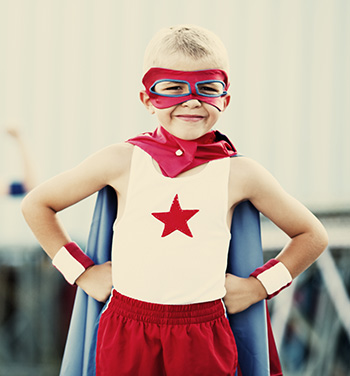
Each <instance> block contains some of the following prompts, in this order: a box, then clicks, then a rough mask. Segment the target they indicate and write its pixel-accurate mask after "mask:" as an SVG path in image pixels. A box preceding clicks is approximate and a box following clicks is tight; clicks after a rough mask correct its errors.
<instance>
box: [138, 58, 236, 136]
mask: <svg viewBox="0 0 350 376" xmlns="http://www.w3.org/2000/svg"><path fill="white" fill-rule="evenodd" d="M162 68H165V69H172V70H175V71H173V72H170V73H171V77H165V76H164V77H163V79H164V80H165V81H162V77H161V74H162V73H163V71H164V70H163V69H160V70H159V72H157V71H156V72H155V73H156V75H155V77H156V78H157V81H160V83H159V85H158V87H157V88H156V89H155V88H154V87H153V90H152V92H153V93H152V92H150V90H148V89H147V91H141V93H140V98H141V101H142V102H143V104H144V105H145V107H146V108H147V110H148V111H149V112H150V113H152V114H156V116H157V118H158V120H159V122H160V124H161V125H162V126H163V127H164V128H165V129H166V130H167V131H168V132H170V133H171V134H173V135H174V136H176V137H178V138H181V139H184V140H193V139H196V138H199V137H201V136H203V135H204V134H205V133H207V132H209V131H210V130H211V129H212V127H213V126H214V125H215V123H216V122H217V121H218V119H219V117H220V115H221V113H222V112H223V111H224V110H225V109H226V107H227V105H228V104H229V101H230V96H229V94H227V93H226V91H225V90H226V89H227V86H228V82H227V77H226V82H223V84H220V83H219V82H218V81H225V73H222V74H221V75H220V72H219V73H218V70H215V72H216V73H215V72H214V73H213V71H208V74H209V75H210V74H214V76H213V77H210V78H211V79H212V80H211V81H214V82H210V85H209V86H208V85H205V87H204V86H200V84H197V85H196V89H195V90H194V89H193V88H192V86H195V84H194V81H196V80H198V78H199V79H200V74H199V76H198V71H201V70H208V69H209V70H212V66H210V64H208V62H205V61H195V60H191V59H180V60H178V61H174V60H171V62H169V63H168V64H165V66H164V65H162ZM176 71H184V72H185V73H184V74H182V75H180V76H179V80H182V81H183V78H186V81H187V82H189V83H190V85H188V84H187V83H185V84H183V85H182V84H181V85H178V86H177V87H173V86H171V85H170V86H169V85H168V81H167V79H169V78H171V79H172V80H174V81H176ZM190 72H193V75H192V74H191V73H190ZM195 72H197V73H195ZM164 74H166V71H165V73H164ZM215 74H216V76H215ZM168 75H169V74H168ZM191 76H193V77H194V78H192V77H191ZM191 81H192V82H191ZM200 81H202V80H201V79H200ZM196 82H197V81H196ZM145 86H146V85H145ZM169 89H170V94H173V91H172V90H175V89H176V90H177V91H179V92H180V94H179V95H174V96H173V95H170V96H168V94H169ZM164 90H165V91H164ZM191 90H192V93H194V95H188V91H191ZM157 92H159V93H160V94H163V93H167V94H166V95H164V97H165V98H162V95H160V99H161V101H157V103H158V102H159V103H160V105H158V104H156V106H157V107H156V106H155V105H154V103H155V100H154V98H156V93H157ZM212 93H214V94H212ZM186 94H187V95H186ZM197 94H199V95H197ZM150 96H153V98H152V99H151V98H150ZM186 96H188V97H189V99H188V100H186ZM202 97H203V100H201V99H202ZM162 99H163V100H162ZM164 99H165V101H164ZM183 99H185V101H184V102H182V100H183ZM152 102H153V103H152ZM174 102H175V103H176V102H182V103H178V104H174V105H172V103H174ZM167 103H169V107H164V106H167ZM160 107H161V108H160ZM219 108H220V109H219Z"/></svg>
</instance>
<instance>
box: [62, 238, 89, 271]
mask: <svg viewBox="0 0 350 376" xmlns="http://www.w3.org/2000/svg"><path fill="white" fill-rule="evenodd" d="M64 248H66V250H67V251H68V252H69V253H70V254H71V256H72V257H74V258H75V259H76V260H77V261H78V262H79V264H81V265H83V267H84V269H87V268H89V267H90V266H92V265H94V262H93V261H92V260H91V258H90V257H89V256H87V255H86V254H85V253H84V252H83V251H82V250H81V249H80V247H79V246H78V244H76V243H74V242H70V243H67V244H66V245H65V246H64Z"/></svg>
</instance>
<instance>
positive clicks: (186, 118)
mask: <svg viewBox="0 0 350 376" xmlns="http://www.w3.org/2000/svg"><path fill="white" fill-rule="evenodd" d="M175 117H177V118H178V119H180V120H183V121H189V122H191V121H192V122H195V121H200V120H202V119H204V116H202V115H196V114H192V115H190V114H182V115H175Z"/></svg>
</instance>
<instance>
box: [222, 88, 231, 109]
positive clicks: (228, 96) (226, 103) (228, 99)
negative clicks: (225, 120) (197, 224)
mask: <svg viewBox="0 0 350 376" xmlns="http://www.w3.org/2000/svg"><path fill="white" fill-rule="evenodd" d="M230 101H231V95H230V94H228V93H227V94H226V95H225V98H224V108H223V109H222V112H223V111H225V110H226V107H227V106H228V105H229V104H230Z"/></svg>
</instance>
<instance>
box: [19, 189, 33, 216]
mask: <svg viewBox="0 0 350 376" xmlns="http://www.w3.org/2000/svg"><path fill="white" fill-rule="evenodd" d="M30 206H31V200H30V198H29V194H28V195H27V196H25V197H24V199H23V200H22V202H21V211H22V215H23V217H24V218H25V219H27V217H28V214H29V213H30Z"/></svg>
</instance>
